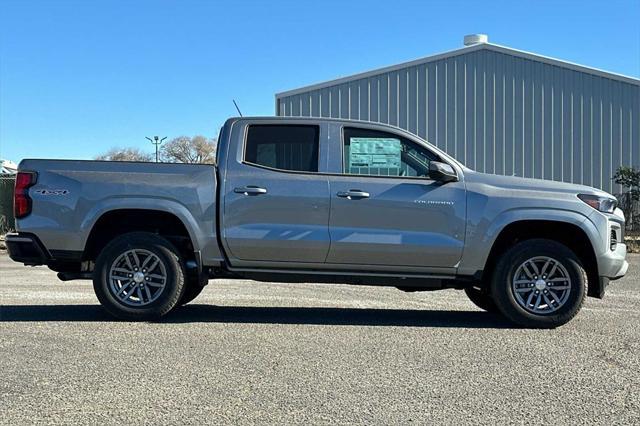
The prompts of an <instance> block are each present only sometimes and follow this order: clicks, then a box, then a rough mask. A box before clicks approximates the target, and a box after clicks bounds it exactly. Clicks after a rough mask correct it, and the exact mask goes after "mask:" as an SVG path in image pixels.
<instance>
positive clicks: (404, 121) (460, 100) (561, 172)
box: [276, 50, 640, 193]
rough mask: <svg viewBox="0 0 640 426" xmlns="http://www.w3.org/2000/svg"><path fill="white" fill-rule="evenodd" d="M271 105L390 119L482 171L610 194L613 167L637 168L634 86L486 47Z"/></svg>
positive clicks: (639, 91) (638, 102)
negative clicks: (574, 185) (588, 187)
mask: <svg viewBox="0 0 640 426" xmlns="http://www.w3.org/2000/svg"><path fill="white" fill-rule="evenodd" d="M276 109H277V115H280V116H315V117H320V116H321V117H335V118H348V119H356V120H368V121H377V122H382V123H388V124H392V125H395V126H398V127H401V128H403V129H406V130H408V131H410V132H412V133H415V134H417V135H419V136H421V137H423V138H425V139H426V140H428V141H429V142H431V143H433V144H435V145H437V146H438V147H440V148H442V149H444V150H445V151H446V152H448V153H449V154H451V155H453V156H454V157H456V158H457V159H458V160H460V161H461V162H463V163H465V164H466V165H467V166H468V167H470V168H472V169H475V170H478V171H483V172H487V173H497V174H506V175H517V176H525V177H535V178H543V179H554V180H559V181H565V182H575V183H582V184H585V185H589V186H595V187H598V188H602V189H604V190H606V191H609V192H613V193H618V192H620V188H619V186H618V185H615V184H614V183H613V181H612V179H611V178H612V176H613V174H614V173H615V170H616V169H617V167H618V166H620V165H633V166H635V167H640V86H638V85H634V84H631V83H626V82H622V81H618V80H613V79H608V78H605V77H600V76H597V75H594V74H590V73H584V72H579V71H575V70H572V69H568V68H564V67H559V66H556V65H551V64H548V63H544V62H539V61H534V60H530V59H525V58H521V57H516V56H513V55H509V54H505V53H500V52H495V51H491V50H476V51H473V52H468V53H464V54H460V55H457V56H452V57H449V58H444V59H439V60H434V61H431V62H426V63H422V64H418V65H415V66H410V67H407V68H403V69H400V70H396V71H391V72H386V73H382V74H379V75H373V76H371V77H367V78H363V79H360V80H353V81H350V82H347V83H344V84H340V85H336V86H331V87H326V88H322V89H317V90H310V91H309V92H305V93H302V94H295V95H292V96H283V97H280V98H278V99H277V102H276Z"/></svg>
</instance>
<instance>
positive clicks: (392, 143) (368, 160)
mask: <svg viewBox="0 0 640 426" xmlns="http://www.w3.org/2000/svg"><path fill="white" fill-rule="evenodd" d="M401 154H402V145H401V143H400V140H399V139H394V138H351V143H350V150H349V168H352V167H369V168H372V167H376V168H395V169H399V168H400V156H401Z"/></svg>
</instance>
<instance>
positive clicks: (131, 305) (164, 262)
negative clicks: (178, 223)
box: [93, 232, 185, 321]
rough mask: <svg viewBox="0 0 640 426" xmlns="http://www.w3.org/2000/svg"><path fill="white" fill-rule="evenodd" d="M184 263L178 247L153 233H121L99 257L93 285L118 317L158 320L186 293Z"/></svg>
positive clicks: (109, 309) (108, 309)
mask: <svg viewBox="0 0 640 426" xmlns="http://www.w3.org/2000/svg"><path fill="white" fill-rule="evenodd" d="M184 277H185V273H184V266H183V264H182V261H181V259H180V257H179V255H178V251H177V250H176V249H175V247H174V246H173V245H172V244H171V243H170V242H169V241H167V240H166V239H164V238H162V237H160V236H158V235H155V234H151V233H146V232H132V233H128V234H123V235H120V236H119V237H117V238H115V239H114V240H113V241H111V242H110V243H109V244H107V246H106V247H105V248H104V249H103V250H102V252H101V253H100V255H99V256H98V259H97V260H96V268H95V271H94V274H93V288H94V290H95V293H96V296H97V297H98V300H99V301H100V303H101V304H102V306H103V307H104V308H105V309H106V310H107V312H109V313H110V314H111V315H113V316H114V317H116V318H119V319H123V320H129V321H144V320H154V319H158V318H160V317H161V316H163V315H165V314H167V313H168V312H169V311H170V310H171V309H173V307H174V306H176V304H177V303H178V301H179V300H180V298H181V297H182V294H183V293H184V283H185V278H184Z"/></svg>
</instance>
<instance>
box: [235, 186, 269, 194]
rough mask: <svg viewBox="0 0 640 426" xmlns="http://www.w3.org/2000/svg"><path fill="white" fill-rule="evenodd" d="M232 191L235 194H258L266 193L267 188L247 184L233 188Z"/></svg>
mask: <svg viewBox="0 0 640 426" xmlns="http://www.w3.org/2000/svg"><path fill="white" fill-rule="evenodd" d="M233 192H235V193H236V194H244V195H260V194H266V193H267V189H266V188H260V187H259V186H254V185H249V186H243V187H240V188H235V189H234V190H233Z"/></svg>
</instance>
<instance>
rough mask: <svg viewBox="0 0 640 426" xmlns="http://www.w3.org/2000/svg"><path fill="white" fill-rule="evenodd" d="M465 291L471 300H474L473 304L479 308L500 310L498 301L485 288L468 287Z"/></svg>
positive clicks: (489, 310)
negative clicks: (497, 304)
mask: <svg viewBox="0 0 640 426" xmlns="http://www.w3.org/2000/svg"><path fill="white" fill-rule="evenodd" d="M464 292H465V293H466V294H467V297H468V298H469V300H471V302H473V304H474V305H476V306H477V307H478V308H480V309H482V310H484V311H487V312H491V313H499V312H500V310H499V309H498V307H497V306H496V303H495V302H494V301H493V298H492V297H491V295H490V294H489V292H488V291H486V290H485V289H479V288H475V287H467V288H465V289H464Z"/></svg>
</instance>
